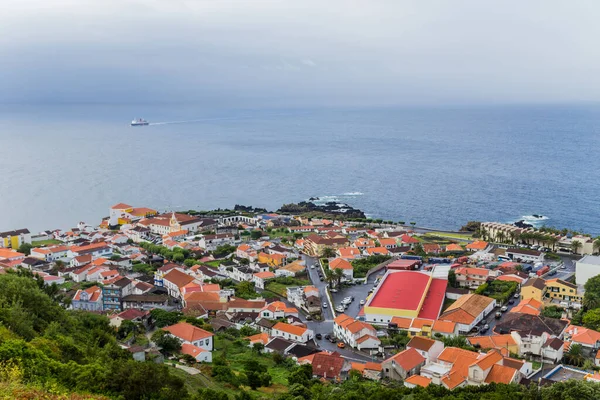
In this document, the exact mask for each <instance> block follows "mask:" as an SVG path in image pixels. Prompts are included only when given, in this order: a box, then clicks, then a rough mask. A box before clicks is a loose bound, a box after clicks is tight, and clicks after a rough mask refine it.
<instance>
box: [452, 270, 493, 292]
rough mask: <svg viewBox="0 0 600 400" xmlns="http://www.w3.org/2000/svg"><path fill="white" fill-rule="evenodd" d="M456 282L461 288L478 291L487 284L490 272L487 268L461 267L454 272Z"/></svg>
mask: <svg viewBox="0 0 600 400" xmlns="http://www.w3.org/2000/svg"><path fill="white" fill-rule="evenodd" d="M454 271H455V272H454V273H455V274H456V282H457V283H458V284H459V285H460V286H461V287H467V288H470V289H477V288H478V287H479V286H481V285H483V284H484V283H486V282H487V279H488V277H489V275H490V270H489V269H486V268H471V267H459V268H456V269H455V270H454Z"/></svg>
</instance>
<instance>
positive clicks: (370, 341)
mask: <svg viewBox="0 0 600 400" xmlns="http://www.w3.org/2000/svg"><path fill="white" fill-rule="evenodd" d="M333 334H334V336H336V337H338V338H339V339H341V340H343V341H344V342H346V343H348V344H349V345H350V346H351V347H353V348H357V349H359V350H365V349H376V348H378V347H379V346H380V344H381V341H380V340H379V339H378V338H377V331H376V330H375V328H373V326H371V325H370V324H367V323H365V322H362V321H357V320H355V319H354V318H351V317H349V316H347V315H345V314H340V315H338V316H337V317H336V318H335V319H334V320H333Z"/></svg>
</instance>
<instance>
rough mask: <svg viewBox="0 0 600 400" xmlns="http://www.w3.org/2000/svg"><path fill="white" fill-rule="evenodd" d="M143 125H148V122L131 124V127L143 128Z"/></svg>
mask: <svg viewBox="0 0 600 400" xmlns="http://www.w3.org/2000/svg"><path fill="white" fill-rule="evenodd" d="M145 125H150V123H149V122H132V123H131V126H145Z"/></svg>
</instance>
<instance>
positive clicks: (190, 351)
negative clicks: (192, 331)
mask: <svg viewBox="0 0 600 400" xmlns="http://www.w3.org/2000/svg"><path fill="white" fill-rule="evenodd" d="M180 352H181V354H186V355H188V356H192V357H193V358H194V360H196V362H212V353H211V352H210V351H209V350H206V349H204V348H202V347H199V346H194V345H193V344H189V343H183V344H182V345H181V350H180Z"/></svg>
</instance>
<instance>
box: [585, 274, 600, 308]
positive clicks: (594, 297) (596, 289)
mask: <svg viewBox="0 0 600 400" xmlns="http://www.w3.org/2000/svg"><path fill="white" fill-rule="evenodd" d="M583 287H584V288H585V294H584V295H583V305H584V306H585V307H586V308H587V309H588V310H591V309H594V308H599V307H600V275H596V276H594V277H592V278H590V279H588V281H587V282H586V283H585V285H583Z"/></svg>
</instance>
